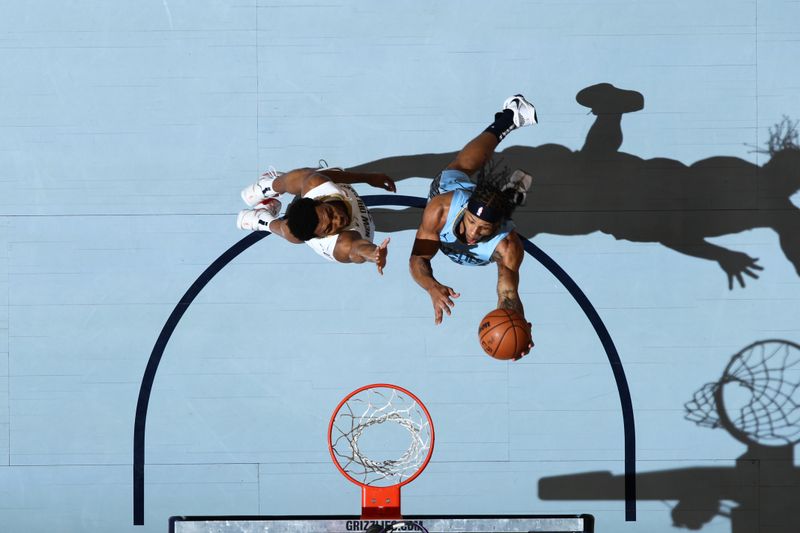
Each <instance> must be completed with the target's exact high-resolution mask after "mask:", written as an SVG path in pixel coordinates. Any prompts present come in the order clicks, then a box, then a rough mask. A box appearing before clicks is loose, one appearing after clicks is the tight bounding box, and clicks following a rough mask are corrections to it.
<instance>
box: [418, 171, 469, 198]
mask: <svg viewBox="0 0 800 533" xmlns="http://www.w3.org/2000/svg"><path fill="white" fill-rule="evenodd" d="M474 188H475V184H474V183H472V182H471V181H470V179H469V176H467V175H466V174H464V173H463V172H461V171H460V170H455V169H452V168H447V169H445V170H442V171H441V172H440V173H439V175H438V176H436V177H435V178H433V181H432V182H431V190H430V193H429V194H428V200H430V199H431V198H433V197H434V196H438V195H440V194H444V193H446V192H451V191H455V190H457V189H462V190H465V191H472V190H473V189H474Z"/></svg>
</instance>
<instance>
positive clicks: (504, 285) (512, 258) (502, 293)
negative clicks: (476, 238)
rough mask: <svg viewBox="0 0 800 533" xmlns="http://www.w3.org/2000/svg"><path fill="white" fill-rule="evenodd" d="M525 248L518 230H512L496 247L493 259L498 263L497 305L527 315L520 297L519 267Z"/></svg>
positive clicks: (499, 307)
mask: <svg viewBox="0 0 800 533" xmlns="http://www.w3.org/2000/svg"><path fill="white" fill-rule="evenodd" d="M523 257H525V256H524V249H523V247H522V242H521V241H520V240H519V236H518V235H517V234H516V232H513V231H512V232H511V233H509V234H508V236H507V237H506V238H505V239H503V240H502V241H501V242H500V244H498V245H497V248H495V251H494V254H493V255H492V261H494V262H495V263H497V307H498V309H514V310H516V311H518V312H519V313H520V314H521V315H522V316H525V309H524V308H523V307H522V301H521V300H520V299H519V267H520V266H521V265H522V259H523Z"/></svg>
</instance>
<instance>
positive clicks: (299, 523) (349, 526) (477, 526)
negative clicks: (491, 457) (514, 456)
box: [169, 514, 594, 533]
mask: <svg viewBox="0 0 800 533" xmlns="http://www.w3.org/2000/svg"><path fill="white" fill-rule="evenodd" d="M393 524H394V525H395V527H394V528H392V527H391V526H392V525H393ZM373 526H380V527H378V528H375V527H373ZM370 527H373V529H370ZM374 529H377V530H378V531H385V532H392V531H421V532H428V533H466V532H482V533H501V532H536V533H547V532H550V533H566V532H569V533H592V532H593V531H594V518H593V517H592V515H587V514H583V515H495V516H492V515H450V516H448V515H418V516H407V517H403V519H402V520H363V519H361V518H360V517H358V516H173V517H171V518H170V520H169V532H170V533H340V532H341V533H347V532H350V531H356V532H359V531H360V532H366V531H368V530H370V531H373V530H374Z"/></svg>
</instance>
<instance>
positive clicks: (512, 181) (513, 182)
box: [502, 169, 533, 205]
mask: <svg viewBox="0 0 800 533" xmlns="http://www.w3.org/2000/svg"><path fill="white" fill-rule="evenodd" d="M531 183H533V176H531V175H530V174H527V173H526V172H524V171H522V170H519V169H517V170H515V171H514V172H512V173H511V176H509V178H508V182H506V184H505V185H503V188H502V190H504V191H507V190H509V189H513V190H514V203H515V204H517V205H525V202H526V201H527V200H528V190H529V189H530V188H531Z"/></svg>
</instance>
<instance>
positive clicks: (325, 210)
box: [236, 168, 397, 274]
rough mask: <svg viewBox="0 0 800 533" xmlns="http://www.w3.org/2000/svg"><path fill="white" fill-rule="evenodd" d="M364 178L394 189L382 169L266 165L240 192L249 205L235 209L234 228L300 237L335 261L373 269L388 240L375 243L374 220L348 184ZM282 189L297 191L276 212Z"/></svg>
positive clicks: (380, 262) (380, 267)
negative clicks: (273, 167) (371, 265)
mask: <svg viewBox="0 0 800 533" xmlns="http://www.w3.org/2000/svg"><path fill="white" fill-rule="evenodd" d="M351 183H368V184H369V185H372V186H373V187H378V188H381V189H385V190H387V191H390V192H395V191H396V190H397V189H396V187H395V184H394V181H392V179H391V178H389V177H388V176H386V175H384V174H373V173H360V172H347V171H344V170H341V169H313V168H298V169H295V170H292V171H290V172H286V173H279V172H276V171H274V170H271V171H269V172H267V173H266V174H264V175H263V176H261V179H259V180H258V182H257V183H254V184H253V185H250V186H249V187H247V188H245V189H244V190H243V191H242V199H243V200H244V201H245V203H246V204H247V205H249V206H250V207H253V208H254V209H246V210H244V211H241V212H240V213H239V216H238V217H237V219H236V225H237V226H238V227H239V229H245V230H253V231H271V232H272V233H274V234H276V235H280V236H281V237H283V238H284V239H286V240H287V241H289V242H292V243H297V244H299V243H303V242H305V243H306V244H307V245H308V246H309V247H311V249H312V250H314V251H315V252H317V253H318V254H319V255H321V256H322V257H324V258H326V259H328V260H329V261H334V262H337V263H364V262H370V263H375V265H376V266H377V268H378V273H379V274H383V268H384V267H385V266H386V255H387V253H388V245H389V239H388V238H387V239H386V240H384V241H383V242H382V243H381V244H380V245H375V244H374V243H373V242H372V240H373V239H374V237H375V224H374V222H373V221H372V215H371V214H370V212H369V211H368V210H367V206H366V205H365V204H364V201H363V200H362V199H361V197H360V196H359V195H358V193H356V191H355V189H353V187H351V186H350V184H351ZM282 193H289V194H294V195H296V196H297V198H295V200H294V201H293V202H292V203H291V204H290V205H289V207H288V208H287V210H286V214H285V216H284V217H280V215H279V214H280V211H281V203H280V201H278V200H277V197H278V195H280V194H282Z"/></svg>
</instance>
